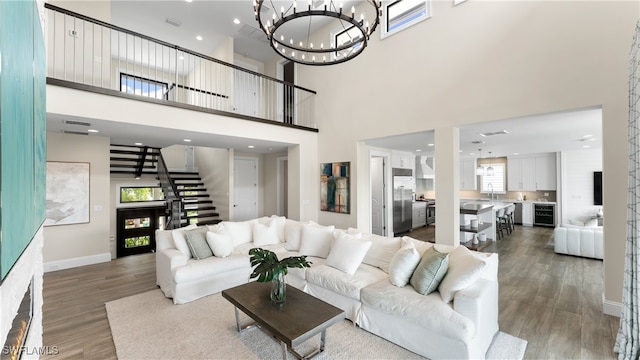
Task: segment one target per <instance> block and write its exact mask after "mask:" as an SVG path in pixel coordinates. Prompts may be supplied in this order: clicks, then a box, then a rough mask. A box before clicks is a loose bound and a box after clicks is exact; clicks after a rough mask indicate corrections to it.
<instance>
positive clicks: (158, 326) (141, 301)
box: [105, 290, 527, 359]
mask: <svg viewBox="0 0 640 360" xmlns="http://www.w3.org/2000/svg"><path fill="white" fill-rule="evenodd" d="M105 306H106V308H107V315H108V318H109V324H110V326H111V333H112V334H113V341H114V343H115V347H116V352H117V355H118V358H119V359H282V351H281V348H280V345H279V343H277V342H276V341H275V340H274V339H272V338H271V337H269V336H268V335H266V334H265V333H264V332H262V331H261V330H260V329H258V328H255V329H252V330H249V331H245V332H243V333H241V334H240V333H238V332H237V330H236V325H235V316H234V311H233V305H231V303H229V302H228V301H227V300H225V299H224V298H223V297H222V296H221V295H220V294H215V295H211V296H207V297H205V298H202V299H199V300H196V301H193V302H190V303H188V304H184V305H174V304H173V303H172V301H171V300H170V299H167V298H165V297H164V295H163V294H162V292H161V291H160V290H152V291H149V292H146V293H142V294H139V295H134V296H130V297H126V298H123V299H119V300H116V301H112V302H108V303H106V304H105ZM242 319H243V320H244V323H249V322H250V320H251V319H249V318H248V317H244V316H243V318H242ZM244 323H243V324H244ZM319 342H320V336H319V335H317V336H316V337H314V338H313V339H311V340H309V341H307V342H306V343H304V344H303V345H302V347H300V348H298V350H299V351H300V352H301V353H306V351H308V350H311V349H312V348H314V347H317V346H318V344H319ZM305 347H307V348H308V349H305ZM526 347H527V342H526V341H525V340H522V339H519V338H516V337H513V336H511V335H508V334H505V333H503V332H500V333H498V335H496V337H495V338H494V339H493V343H492V345H491V347H490V348H489V351H488V353H487V358H488V359H522V358H523V356H524V352H525V349H526ZM289 358H293V357H292V356H291V354H290V356H289ZM315 358H316V359H424V358H423V357H421V356H419V355H416V354H415V353H412V352H410V351H408V350H406V349H404V348H402V347H400V346H397V345H395V344H393V343H390V342H388V341H387V340H385V339H382V338H380V337H378V336H376V335H373V334H371V333H369V332H367V331H365V330H362V329H360V328H358V327H354V326H353V323H351V322H350V321H348V320H344V321H342V322H340V323H337V324H336V325H334V326H332V327H330V328H329V329H328V330H327V335H326V347H325V351H324V352H323V353H321V354H318V355H317V356H316V357H315Z"/></svg>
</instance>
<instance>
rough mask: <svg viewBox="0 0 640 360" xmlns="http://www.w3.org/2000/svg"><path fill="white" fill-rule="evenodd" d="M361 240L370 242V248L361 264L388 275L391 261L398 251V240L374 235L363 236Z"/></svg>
mask: <svg viewBox="0 0 640 360" xmlns="http://www.w3.org/2000/svg"><path fill="white" fill-rule="evenodd" d="M362 238H363V240H369V241H371V248H370V249H369V251H368V252H367V255H366V256H365V257H364V259H363V260H362V262H363V263H365V264H368V265H371V266H374V267H377V268H379V269H381V270H382V271H384V272H386V273H387V274H388V273H389V264H390V263H391V259H392V258H393V255H394V254H395V253H396V252H397V251H398V250H399V249H400V238H397V237H396V238H391V237H386V236H380V235H374V234H368V235H363V237H362Z"/></svg>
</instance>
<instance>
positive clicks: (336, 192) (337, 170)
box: [320, 162, 351, 214]
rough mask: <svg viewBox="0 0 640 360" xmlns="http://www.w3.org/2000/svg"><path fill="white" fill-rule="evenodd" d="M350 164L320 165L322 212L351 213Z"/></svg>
mask: <svg viewBox="0 0 640 360" xmlns="http://www.w3.org/2000/svg"><path fill="white" fill-rule="evenodd" d="M350 170H351V165H350V163H349V162H334V163H323V164H320V210H321V211H331V212H337V213H341V214H350V213H351V179H350V177H349V173H350Z"/></svg>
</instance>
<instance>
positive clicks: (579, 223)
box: [569, 219, 584, 226]
mask: <svg viewBox="0 0 640 360" xmlns="http://www.w3.org/2000/svg"><path fill="white" fill-rule="evenodd" d="M569 224H571V225H577V226H584V223H583V222H582V221H580V220H573V219H569Z"/></svg>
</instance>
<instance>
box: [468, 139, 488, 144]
mask: <svg viewBox="0 0 640 360" xmlns="http://www.w3.org/2000/svg"><path fill="white" fill-rule="evenodd" d="M485 142H486V141H484V140H474V141H472V142H471V143H472V144H476V145H477V144H484V143H485Z"/></svg>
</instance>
